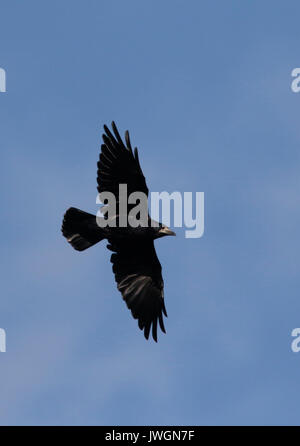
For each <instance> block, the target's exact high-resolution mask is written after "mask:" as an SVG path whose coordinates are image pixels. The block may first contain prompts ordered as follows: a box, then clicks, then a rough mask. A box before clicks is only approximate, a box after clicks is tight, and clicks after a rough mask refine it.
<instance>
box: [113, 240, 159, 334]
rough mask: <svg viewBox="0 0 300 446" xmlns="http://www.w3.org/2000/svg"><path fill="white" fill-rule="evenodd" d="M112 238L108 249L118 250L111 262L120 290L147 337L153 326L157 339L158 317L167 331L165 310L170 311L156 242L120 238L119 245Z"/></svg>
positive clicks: (153, 332)
mask: <svg viewBox="0 0 300 446" xmlns="http://www.w3.org/2000/svg"><path fill="white" fill-rule="evenodd" d="M109 242H110V243H111V244H110V245H108V246H107V247H108V249H110V250H111V251H115V253H114V254H112V256H111V262H112V264H113V272H114V274H115V279H116V282H117V284H118V290H119V291H120V292H121V293H122V296H123V299H124V300H125V302H126V304H127V307H128V308H129V309H130V310H131V313H132V316H133V317H134V319H138V326H139V328H140V329H141V330H143V331H144V335H145V338H146V339H148V338H149V333H150V329H151V326H152V336H153V339H154V340H155V341H156V342H157V321H158V322H159V325H160V328H161V330H162V331H163V332H164V333H165V332H166V331H165V327H164V321H163V314H164V315H165V316H167V312H166V308H165V303H164V291H163V288H164V284H163V279H162V275H161V265H160V263H159V260H158V258H157V255H156V251H155V248H154V243H153V241H152V240H150V241H149V240H148V241H146V242H142V243H136V244H132V243H130V244H128V242H122V244H121V243H119V242H118V244H117V245H116V244H114V242H112V241H110V240H109Z"/></svg>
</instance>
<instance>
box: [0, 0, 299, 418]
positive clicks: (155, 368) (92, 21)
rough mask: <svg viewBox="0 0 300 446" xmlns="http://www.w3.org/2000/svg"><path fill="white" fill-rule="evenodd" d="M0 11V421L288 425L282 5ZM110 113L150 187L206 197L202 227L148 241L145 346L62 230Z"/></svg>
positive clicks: (293, 188)
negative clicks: (162, 302)
mask: <svg viewBox="0 0 300 446" xmlns="http://www.w3.org/2000/svg"><path fill="white" fill-rule="evenodd" d="M0 7H1V18H0V67H2V68H4V69H5V70H6V73H7V92H6V93H1V94H0V127H1V132H0V146H1V152H0V153H1V155H0V156H1V163H0V165H1V167H0V169H1V175H0V182H1V189H0V190H1V299H0V327H1V328H4V329H5V330H6V334H7V352H6V353H0V393H1V398H0V424H1V425H15V424H21V425H53V424H54V425H65V424H68V425H69V424H71V425H78V424H80V425H91V424H93V425H94V424H96V425H216V424H221V425H228V424H237V425H240V424H247V425H248V424H260V425H261V424H262V425H264V424H272V425H273V424H284V425H289V424H297V425H298V424H300V415H299V398H300V381H299V374H300V353H298V354H297V353H293V352H292V350H291V342H292V339H293V338H292V337H291V331H292V329H293V328H295V327H299V326H300V298H299V288H300V276H299V266H300V240H299V227H300V193H299V192H300V175H299V169H300V93H299V94H295V93H293V92H292V90H291V82H292V77H291V71H292V69H293V68H295V67H299V66H300V52H299V41H300V29H299V17H300V4H299V2H298V1H297V2H296V1H291V0H290V1H288V2H284V1H271V0H269V1H267V0H263V1H261V0H260V1H256V0H251V1H243V2H241V1H238V0H236V1H229V0H227V1H226V2H225V1H223V0H219V1H196V0H194V1H193V0H188V1H183V0H180V1H178V0H164V1H163V2H161V1H158V0H153V1H151V2H146V1H138V0H127V1H126V2H125V1H121V0H118V1H116V0H113V1H103V0H97V1H96V0H88V1H83V0H80V1H78V0H77V1H75V0H72V1H71V0H63V1H61V0H60V1H58V0H51V2H50V1H43V2H41V1H37V0H36V1H32V0H27V1H26V2H21V1H16V0H12V1H8V0H6V1H3V0H2V1H1V3H0ZM112 120H115V121H116V123H117V124H118V126H119V128H120V130H121V131H122V133H123V132H124V131H125V130H126V129H129V130H130V132H131V139H132V142H133V144H135V145H137V146H138V147H139V152H140V160H141V164H142V168H143V170H144V173H145V176H146V178H147V183H148V186H149V189H150V190H152V191H163V190H166V191H168V192H173V191H181V192H184V191H193V192H196V191H204V193H205V233H204V236H203V237H202V238H200V239H186V238H185V237H184V229H177V237H176V239H175V238H171V237H170V238H165V239H162V240H159V241H158V242H156V248H157V252H158V256H159V258H160V261H161V263H162V266H163V275H164V280H165V298H166V306H167V310H168V314H169V317H168V319H167V320H166V329H167V334H166V335H163V334H160V335H159V342H158V344H155V343H154V342H153V341H149V342H147V341H145V339H144V337H143V335H142V332H140V330H139V329H138V327H137V323H136V321H134V320H133V319H132V317H131V315H130V313H129V311H128V310H127V308H126V306H125V303H124V302H123V301H122V299H121V295H120V293H119V292H118V291H117V289H116V286H115V282H114V277H113V274H112V271H111V264H110V262H109V258H110V252H109V251H107V250H106V248H105V244H102V245H98V246H96V247H93V248H91V249H89V250H87V251H85V252H83V253H78V252H76V251H74V250H73V249H72V248H71V247H70V246H69V245H68V244H67V242H66V240H64V239H63V237H62V236H61V232H60V227H61V221H62V216H63V214H64V212H65V210H66V209H67V208H68V207H70V206H75V207H78V208H81V209H84V210H86V211H88V212H93V213H96V211H97V209H98V208H97V206H96V204H95V200H96V162H97V158H98V155H99V149H100V143H101V133H102V126H103V124H104V123H108V124H109V123H110V122H111V121H112Z"/></svg>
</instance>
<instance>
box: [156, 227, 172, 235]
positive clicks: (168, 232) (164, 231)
mask: <svg viewBox="0 0 300 446" xmlns="http://www.w3.org/2000/svg"><path fill="white" fill-rule="evenodd" d="M159 233H160V234H161V235H176V233H175V232H173V231H171V229H170V228H168V227H167V226H165V227H164V228H161V229H160V230H159Z"/></svg>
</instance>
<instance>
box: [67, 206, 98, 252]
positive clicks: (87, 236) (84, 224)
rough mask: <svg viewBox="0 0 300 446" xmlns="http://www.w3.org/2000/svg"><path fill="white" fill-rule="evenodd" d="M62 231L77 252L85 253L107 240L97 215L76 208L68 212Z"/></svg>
mask: <svg viewBox="0 0 300 446" xmlns="http://www.w3.org/2000/svg"><path fill="white" fill-rule="evenodd" d="M61 231H62V233H63V236H64V237H66V239H67V240H68V242H69V243H70V244H71V245H72V246H73V248H74V249H76V250H77V251H84V250H85V249H87V248H89V247H90V246H93V245H95V244H96V243H98V242H100V241H101V240H103V239H104V238H105V235H104V233H103V229H101V228H100V227H99V226H98V225H97V222H96V217H95V215H92V214H89V213H87V212H84V211H81V210H80V209H76V208H69V209H68V210H67V211H66V213H65V215H64V218H63V222H62V227H61Z"/></svg>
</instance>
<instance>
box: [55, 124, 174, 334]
mask: <svg viewBox="0 0 300 446" xmlns="http://www.w3.org/2000/svg"><path fill="white" fill-rule="evenodd" d="M112 130H113V133H114V134H112V133H111V131H110V130H109V129H108V127H107V126H106V125H105V126H104V131H105V134H103V135H102V138H103V144H102V145H101V153H100V156H99V161H98V163H97V165H98V171H97V183H98V187H97V189H98V192H99V193H100V194H101V192H112V193H113V194H114V196H115V197H116V201H117V202H118V200H119V198H120V197H119V184H126V185H127V194H128V196H129V195H130V194H131V193H132V192H143V193H144V194H146V196H148V188H147V185H146V181H145V177H144V175H143V172H142V169H141V166H140V162H139V156H138V150H137V148H135V149H134V151H133V150H132V147H131V143H130V138H129V133H128V131H126V132H125V142H126V145H125V144H124V142H123V141H122V138H121V137H120V134H119V132H118V129H117V127H116V125H115V123H114V122H112ZM102 209H103V208H102ZM129 209H130V207H129ZM102 212H103V211H102ZM147 215H148V214H147ZM119 217H120V215H119V210H117V215H115V216H114V218H116V219H117V221H119V220H118V218H119ZM104 218H107V216H106V217H104ZM148 220H149V222H151V221H153V220H151V219H150V217H149V215H148ZM61 230H62V233H63V235H64V237H66V239H67V241H68V242H69V243H70V244H71V245H72V246H73V248H74V249H76V250H77V251H83V250H85V249H87V248H89V247H90V246H93V245H95V244H96V243H98V242H100V241H101V240H103V239H107V240H108V242H109V244H108V245H107V248H108V249H110V250H111V251H113V252H114V253H113V254H112V256H111V262H112V264H113V272H114V274H115V279H116V282H117V286H118V290H119V291H120V292H121V293H122V296H123V299H124V300H125V302H126V304H127V307H128V308H129V309H130V310H131V313H132V316H133V317H134V318H135V319H137V320H138V326H139V328H140V329H141V330H143V331H144V335H145V338H146V339H148V338H149V333H150V329H151V326H152V336H153V339H154V340H155V341H156V342H157V321H158V322H159V325H160V328H161V330H162V331H163V332H164V333H165V327H164V321H163V314H164V315H165V316H167V312H166V308H165V303H164V282H163V278H162V275H161V265H160V262H159V260H158V258H157V255H156V251H155V247H154V240H155V239H157V238H160V237H163V236H166V235H175V233H174V232H172V231H171V230H170V229H169V228H168V227H167V226H165V225H163V224H161V223H157V226H156V227H152V226H148V227H144V226H143V227H142V226H139V227H131V226H130V225H128V226H127V227H119V226H118V225H117V227H110V226H106V227H100V226H99V225H98V223H97V218H96V217H95V216H94V215H91V214H89V213H87V212H84V211H81V210H80V209H76V208H73V207H71V208H69V209H68V210H67V211H66V213H65V215H64V219H63V223H62V229H61Z"/></svg>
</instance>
